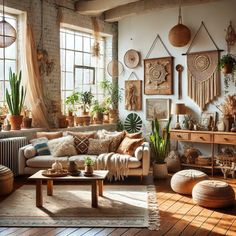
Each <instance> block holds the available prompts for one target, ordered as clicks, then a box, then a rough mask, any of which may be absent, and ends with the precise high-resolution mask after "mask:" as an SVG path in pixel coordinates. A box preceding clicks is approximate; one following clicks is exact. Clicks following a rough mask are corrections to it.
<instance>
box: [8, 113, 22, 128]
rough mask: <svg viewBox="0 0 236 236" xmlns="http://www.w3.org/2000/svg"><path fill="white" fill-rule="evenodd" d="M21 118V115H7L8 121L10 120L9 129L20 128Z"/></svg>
mask: <svg viewBox="0 0 236 236" xmlns="http://www.w3.org/2000/svg"><path fill="white" fill-rule="evenodd" d="M22 120H23V116H14V115H10V116H9V121H10V124H11V129H12V130H20V129H21V124H22Z"/></svg>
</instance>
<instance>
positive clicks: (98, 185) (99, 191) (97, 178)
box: [29, 170, 108, 207]
mask: <svg viewBox="0 0 236 236" xmlns="http://www.w3.org/2000/svg"><path fill="white" fill-rule="evenodd" d="M42 172H43V170H40V171H38V172H37V173H35V174H33V175H32V176H30V177H29V179H30V180H36V206H37V207H42V206H43V193H42V182H43V180H46V181H47V195H48V196H52V195H53V181H67V182H70V181H78V182H90V183H91V186H92V188H91V196H92V207H98V195H99V196H102V195H103V180H104V179H105V178H106V176H107V174H108V171H107V170H96V171H94V174H93V176H91V177H85V176H83V172H82V173H81V175H80V176H70V175H68V176H65V177H46V176H43V175H42Z"/></svg>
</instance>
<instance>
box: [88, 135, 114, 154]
mask: <svg viewBox="0 0 236 236" xmlns="http://www.w3.org/2000/svg"><path fill="white" fill-rule="evenodd" d="M110 142H111V141H110V140H109V139H93V138H90V139H89V147H88V152H87V154H90V155H99V154H102V153H108V152H109V146H110Z"/></svg>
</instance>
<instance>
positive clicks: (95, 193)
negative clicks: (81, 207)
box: [92, 180, 98, 207]
mask: <svg viewBox="0 0 236 236" xmlns="http://www.w3.org/2000/svg"><path fill="white" fill-rule="evenodd" d="M92 207H98V189H97V181H96V180H93V181H92Z"/></svg>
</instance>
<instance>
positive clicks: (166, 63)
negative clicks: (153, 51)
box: [144, 57, 173, 95]
mask: <svg viewBox="0 0 236 236" xmlns="http://www.w3.org/2000/svg"><path fill="white" fill-rule="evenodd" d="M144 93H145V94H148V95H150V94H162V95H171V94H173V57H162V58H151V59H144Z"/></svg>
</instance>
